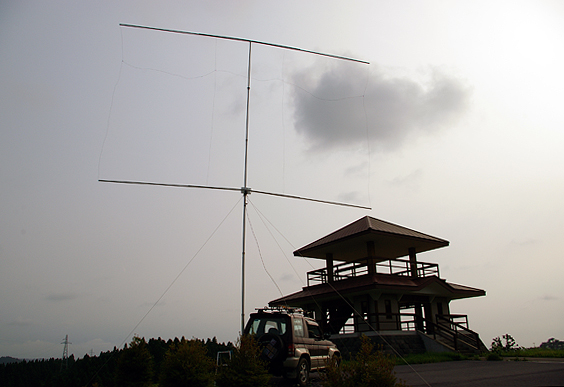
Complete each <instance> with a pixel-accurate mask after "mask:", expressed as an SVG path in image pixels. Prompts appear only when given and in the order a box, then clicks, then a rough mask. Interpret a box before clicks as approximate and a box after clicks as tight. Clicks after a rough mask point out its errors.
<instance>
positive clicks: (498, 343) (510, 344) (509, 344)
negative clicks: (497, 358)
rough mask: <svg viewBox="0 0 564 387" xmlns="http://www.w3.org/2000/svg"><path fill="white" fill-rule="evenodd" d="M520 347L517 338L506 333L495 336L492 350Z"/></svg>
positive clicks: (499, 350) (509, 349)
mask: <svg viewBox="0 0 564 387" xmlns="http://www.w3.org/2000/svg"><path fill="white" fill-rule="evenodd" d="M503 341H505V344H503ZM518 347H519V346H518V345H517V342H516V341H515V339H514V338H513V337H512V336H511V335H510V334H509V333H506V334H505V335H503V336H501V338H499V336H498V337H494V338H493V340H492V348H491V350H492V351H494V352H501V351H513V350H515V349H517V348H518Z"/></svg>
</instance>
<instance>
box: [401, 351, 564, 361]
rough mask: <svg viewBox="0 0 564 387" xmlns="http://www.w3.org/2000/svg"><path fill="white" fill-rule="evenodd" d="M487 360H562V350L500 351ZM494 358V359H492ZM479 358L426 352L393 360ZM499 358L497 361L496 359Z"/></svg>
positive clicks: (492, 353) (449, 353)
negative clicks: (528, 358) (531, 358)
mask: <svg viewBox="0 0 564 387" xmlns="http://www.w3.org/2000/svg"><path fill="white" fill-rule="evenodd" d="M488 356H491V358H487V360H502V359H503V358H525V357H547V358H564V349H544V348H521V349H516V350H512V351H502V352H499V353H494V352H491V353H490V354H489V355H488ZM494 356H495V357H496V358H494ZM479 358H480V357H479V356H477V355H476V356H465V355H462V354H460V353H455V352H426V353H421V354H410V355H406V356H404V357H403V358H399V357H397V358H395V362H396V365H404V364H425V363H441V362H445V361H457V360H478V359H479ZM498 358H499V359H498Z"/></svg>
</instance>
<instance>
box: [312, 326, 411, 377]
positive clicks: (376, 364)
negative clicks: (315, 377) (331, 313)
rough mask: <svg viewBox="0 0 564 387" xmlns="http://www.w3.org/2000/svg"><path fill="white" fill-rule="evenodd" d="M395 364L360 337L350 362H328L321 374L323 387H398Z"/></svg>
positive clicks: (367, 339) (367, 340) (368, 340)
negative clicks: (358, 344) (355, 352)
mask: <svg viewBox="0 0 564 387" xmlns="http://www.w3.org/2000/svg"><path fill="white" fill-rule="evenodd" d="M394 367H395V362H394V360H392V359H391V357H390V356H388V355H385V354H384V352H382V351H374V344H373V343H372V341H371V340H370V339H369V338H368V337H367V336H365V335H362V337H361V346H360V350H359V352H358V353H357V354H356V356H354V357H353V358H352V359H351V360H349V361H346V362H342V363H341V364H338V363H337V362H329V363H328V364H327V367H326V372H325V374H321V377H322V379H323V386H324V387H373V386H378V387H396V386H397V387H400V386H405V384H403V382H401V381H399V382H398V381H397V379H396V375H395V372H394Z"/></svg>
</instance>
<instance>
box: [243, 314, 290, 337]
mask: <svg viewBox="0 0 564 387" xmlns="http://www.w3.org/2000/svg"><path fill="white" fill-rule="evenodd" d="M286 325H287V321H286V319H285V318H283V317H276V316H256V317H254V318H253V319H252V321H251V322H250V323H249V325H248V329H249V332H248V333H249V334H251V335H258V336H261V335H264V334H265V333H274V334H277V335H284V334H285V333H286Z"/></svg>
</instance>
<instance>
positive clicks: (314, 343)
mask: <svg viewBox="0 0 564 387" xmlns="http://www.w3.org/2000/svg"><path fill="white" fill-rule="evenodd" d="M306 325H307V334H308V338H309V340H310V341H309V345H310V350H309V352H310V355H311V367H312V368H318V367H324V366H325V359H324V352H327V351H328V349H327V348H325V350H324V349H323V341H324V340H323V336H322V333H321V329H319V325H317V324H315V323H313V322H311V321H306Z"/></svg>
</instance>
